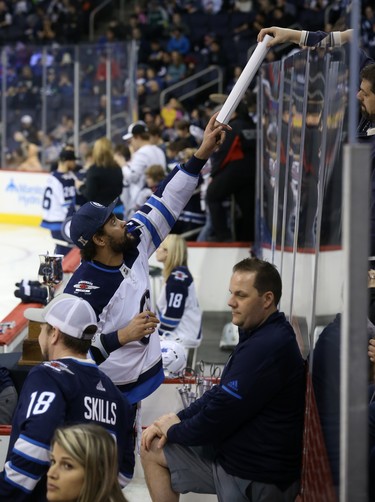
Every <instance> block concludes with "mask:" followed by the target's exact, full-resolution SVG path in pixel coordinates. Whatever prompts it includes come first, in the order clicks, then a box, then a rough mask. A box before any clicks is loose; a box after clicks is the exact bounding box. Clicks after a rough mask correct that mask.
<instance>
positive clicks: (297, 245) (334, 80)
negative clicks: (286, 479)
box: [257, 49, 348, 500]
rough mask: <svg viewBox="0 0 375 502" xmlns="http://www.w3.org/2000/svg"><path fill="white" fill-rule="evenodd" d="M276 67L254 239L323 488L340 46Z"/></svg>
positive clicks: (334, 335) (333, 442)
mask: <svg viewBox="0 0 375 502" xmlns="http://www.w3.org/2000/svg"><path fill="white" fill-rule="evenodd" d="M271 66H272V65H271ZM266 75H272V70H270V69H268V68H267V69H266V70H265V69H264V68H262V78H263V79H265V76H266ZM280 76H281V78H280V89H281V90H282V91H281V92H282V96H279V107H278V113H279V116H278V117H277V119H276V120H277V121H278V122H276V123H278V124H281V125H279V127H278V129H277V135H278V137H277V139H276V141H280V147H276V151H277V158H276V163H275V165H276V167H277V169H278V176H277V178H278V182H279V187H278V204H277V205H278V209H277V212H275V211H273V214H272V215H271V214H270V211H271V206H270V205H269V204H267V203H266V202H267V200H268V199H269V192H270V187H271V188H272V185H271V183H270V179H271V176H269V173H270V171H269V163H268V159H269V157H270V144H271V141H270V140H271V137H267V132H268V133H270V129H269V130H268V131H267V128H266V127H264V126H263V125H262V127H261V130H260V134H261V136H262V138H261V139H260V144H261V145H262V149H261V155H262V156H263V159H262V161H261V162H260V163H259V170H258V175H259V178H261V179H262V181H263V182H262V184H261V185H259V186H260V189H261V190H262V189H263V192H264V193H263V194H260V199H262V200H263V201H264V203H263V206H262V211H263V214H262V218H263V219H262V225H258V227H257V228H263V232H259V233H258V234H257V239H258V241H257V245H258V246H259V247H260V248H261V249H262V254H263V257H265V258H268V259H270V261H272V262H274V263H275V264H276V266H277V267H278V268H279V270H280V272H281V275H282V278H283V297H282V300H281V303H280V309H281V310H283V311H284V312H285V313H286V314H287V316H288V318H289V320H290V321H291V323H292V325H293V327H294V329H295V332H296V336H297V339H298V341H299V344H300V348H301V350H302V352H303V354H304V355H305V356H307V355H308V354H309V352H310V355H309V363H310V365H311V369H312V379H313V384H314V389H315V388H316V398H317V405H318V407H317V409H318V414H319V416H320V420H321V423H322V429H323V430H322V434H323V438H324V441H325V447H326V450H327V453H328V470H326V471H325V477H324V482H325V483H326V486H328V485H329V486H328V490H330V491H329V493H330V494H332V493H334V491H333V490H332V487H333V486H334V485H335V486H336V487H337V486H338V462H339V431H340V416H339V408H340V400H339V392H340V369H339V368H340V309H341V295H342V281H343V273H342V270H343V252H342V245H341V234H342V224H341V219H342V169H343V166H342V152H343V145H344V143H345V141H346V138H347V134H346V131H347V124H346V121H345V120H346V113H345V112H346V104H347V99H348V97H347V90H348V82H347V80H348V72H347V68H346V64H345V57H344V53H343V51H342V50H341V49H336V50H330V51H321V50H320V51H311V52H310V51H308V50H304V51H300V52H299V53H298V54H296V55H294V56H292V57H289V58H286V59H285V60H284V61H283V67H282V70H281V75H280ZM269 87H270V84H269V83H267V82H263V84H262V96H261V105H262V106H261V109H260V114H261V116H262V117H264V116H266V117H267V116H268V110H267V109H266V106H267V103H268V101H267V96H264V94H266V92H265V90H266V91H267V90H268V88H269ZM280 115H281V117H280ZM279 131H280V134H279ZM280 138H281V140H280ZM274 143H275V141H274ZM271 151H272V150H271ZM267 168H268V171H267ZM265 173H266V174H265ZM275 178H276V177H275ZM282 185H283V186H282ZM271 196H273V192H272V191H271ZM273 209H275V208H274V207H273ZM264 229H265V230H264ZM276 229H277V230H276ZM275 235H276V237H275ZM267 238H268V239H267ZM273 247H274V249H275V250H276V251H275V253H272V248H273ZM337 314H338V315H337ZM324 328H326V329H325V331H324V332H323V336H322V338H320V336H319V335H320V333H321V332H322V330H323V329H324ZM317 340H318V344H317V345H315V344H316V343H317ZM315 346H316V347H317V348H318V350H317V351H316V352H315V350H314V348H315ZM319 489H321V487H319V486H318V485H317V490H319ZM317 493H318V492H317ZM327 500H328V499H327Z"/></svg>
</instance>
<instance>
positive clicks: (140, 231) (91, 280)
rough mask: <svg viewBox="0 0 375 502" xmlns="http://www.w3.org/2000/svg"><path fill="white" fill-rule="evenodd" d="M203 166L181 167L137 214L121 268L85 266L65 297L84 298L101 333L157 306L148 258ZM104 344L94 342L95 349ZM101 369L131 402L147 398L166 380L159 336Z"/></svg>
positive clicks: (126, 349)
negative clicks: (132, 239) (131, 243)
mask: <svg viewBox="0 0 375 502" xmlns="http://www.w3.org/2000/svg"><path fill="white" fill-rule="evenodd" d="M203 165H204V161H202V160H198V159H196V158H194V157H193V159H192V160H190V161H189V162H188V163H187V164H186V166H178V167H176V168H175V169H174V171H172V173H170V175H169V176H168V177H167V178H166V179H165V180H164V181H163V182H162V184H161V185H160V187H159V188H158V189H157V191H156V192H155V194H153V195H152V196H151V197H150V199H148V201H147V202H146V204H145V205H144V206H143V207H142V208H141V209H140V210H139V211H137V212H136V213H135V215H134V216H133V218H132V219H131V220H130V221H129V222H128V223H127V226H128V230H129V231H132V232H133V235H134V236H135V238H136V241H137V245H136V247H134V249H132V250H130V251H127V252H126V255H125V256H124V263H123V264H122V265H121V267H107V266H104V265H102V264H100V263H98V262H85V261H84V262H82V263H81V265H80V266H79V267H78V269H77V270H76V271H75V272H74V274H73V276H72V277H71V279H70V281H69V282H68V284H67V286H66V288H65V292H67V293H71V294H74V295H78V296H81V297H82V298H84V299H85V300H87V301H88V302H89V303H90V304H91V305H92V307H93V308H94V310H95V311H96V313H97V315H98V319H99V330H100V333H104V334H110V333H113V332H115V331H117V330H118V329H120V328H123V327H124V326H126V325H127V324H128V323H129V322H130V321H131V320H132V319H133V318H134V317H135V316H136V315H137V314H139V313H140V312H142V311H144V310H147V309H150V308H152V307H153V306H151V305H150V278H149V265H148V258H149V257H150V255H151V254H152V253H153V252H154V251H155V249H156V248H157V247H159V245H160V244H161V242H162V241H163V240H164V239H165V237H166V236H167V235H168V233H169V232H170V229H171V228H172V227H173V225H174V223H175V222H176V220H177V218H178V216H179V214H180V213H181V211H182V209H183V208H184V207H185V205H186V203H187V201H188V200H189V198H190V197H191V195H192V193H193V191H194V189H195V187H196V185H197V181H198V176H197V175H198V173H199V171H200V169H201V168H202V167H203ZM102 336H103V335H102ZM99 339H100V337H98V336H96V337H95V340H94V342H93V343H94V345H95V344H96V343H99ZM100 369H101V370H103V371H104V373H106V374H107V375H108V376H109V377H110V378H111V379H112V381H113V382H114V383H115V384H116V385H117V386H118V387H119V388H120V390H122V391H123V392H124V393H125V395H126V396H127V398H128V399H129V401H130V402H131V403H135V402H138V401H139V400H141V399H143V398H145V397H146V396H148V395H149V394H151V393H152V392H153V391H154V390H155V389H156V388H157V387H158V386H159V385H160V384H161V383H162V381H163V380H164V373H163V369H162V363H161V352H160V342H159V335H158V332H157V331H156V332H155V333H153V334H152V335H151V336H148V337H145V338H144V339H142V340H141V341H136V342H131V343H128V344H126V345H124V346H123V347H120V348H119V349H117V350H115V351H113V352H111V353H110V355H109V357H108V358H107V359H106V361H105V362H103V363H102V364H101V365H100Z"/></svg>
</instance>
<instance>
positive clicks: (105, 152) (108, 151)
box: [92, 136, 120, 167]
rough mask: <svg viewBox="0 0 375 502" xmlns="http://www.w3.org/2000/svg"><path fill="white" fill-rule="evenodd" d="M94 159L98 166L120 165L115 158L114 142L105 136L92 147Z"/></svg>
mask: <svg viewBox="0 0 375 502" xmlns="http://www.w3.org/2000/svg"><path fill="white" fill-rule="evenodd" d="M92 161H93V163H94V164H95V165H96V166H98V167H110V166H118V167H120V166H119V165H118V164H117V162H116V161H115V159H114V152H113V146H112V143H111V141H110V140H109V139H108V138H106V137H105V136H103V137H102V138H99V139H97V140H96V141H95V143H94V147H93V149H92Z"/></svg>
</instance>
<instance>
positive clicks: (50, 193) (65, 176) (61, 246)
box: [40, 148, 77, 255]
mask: <svg viewBox="0 0 375 502" xmlns="http://www.w3.org/2000/svg"><path fill="white" fill-rule="evenodd" d="M75 167H76V156H75V154H74V151H73V150H72V149H70V148H64V149H63V150H62V151H61V152H60V156H59V162H58V166H57V169H56V171H53V172H52V173H51V174H50V175H49V176H48V178H47V186H46V188H45V190H44V195H43V203H42V207H43V213H42V216H43V220H42V223H41V224H40V226H41V227H44V228H48V229H49V230H50V231H51V235H52V238H53V239H54V240H55V243H56V248H55V253H56V254H64V255H65V254H67V253H68V252H69V251H70V250H71V245H70V244H69V243H68V242H66V241H65V239H64V237H63V234H62V233H61V225H62V223H63V221H64V220H65V219H66V217H67V216H68V212H69V209H70V208H71V207H72V205H73V204H74V200H75V196H76V189H75V186H74V182H75V180H76V179H77V177H76V176H75V174H74V173H73V171H74V169H75Z"/></svg>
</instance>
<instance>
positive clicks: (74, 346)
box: [47, 323, 97, 355]
mask: <svg viewBox="0 0 375 502" xmlns="http://www.w3.org/2000/svg"><path fill="white" fill-rule="evenodd" d="M47 326H48V330H47V334H49V333H50V332H51V331H52V330H53V326H52V325H51V324H48V323H47ZM96 331H97V326H95V325H93V326H88V327H87V328H86V329H85V331H84V334H85V335H92V336H94V335H95V333H96ZM60 334H61V340H62V342H63V344H64V345H65V347H66V348H67V349H70V350H71V351H72V352H75V353H77V354H81V355H86V354H87V352H88V351H89V348H90V347H91V339H90V340H82V338H75V337H74V336H70V335H67V334H66V333H63V332H62V331H60Z"/></svg>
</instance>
